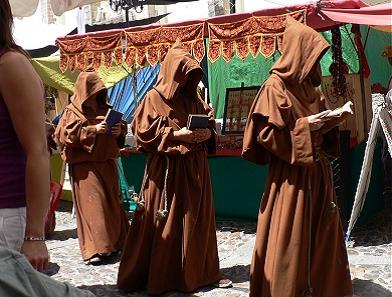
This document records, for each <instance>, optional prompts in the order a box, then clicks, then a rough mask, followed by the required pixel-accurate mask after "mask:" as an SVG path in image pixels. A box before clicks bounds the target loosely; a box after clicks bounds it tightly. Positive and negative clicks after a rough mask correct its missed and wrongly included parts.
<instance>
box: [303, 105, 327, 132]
mask: <svg viewBox="0 0 392 297" xmlns="http://www.w3.org/2000/svg"><path fill="white" fill-rule="evenodd" d="M330 112H331V111H330V110H325V111H322V112H320V113H316V114H314V115H310V116H308V123H309V127H310V131H316V130H319V129H320V128H321V127H322V126H323V125H324V119H323V117H324V116H326V115H327V114H329V113H330Z"/></svg>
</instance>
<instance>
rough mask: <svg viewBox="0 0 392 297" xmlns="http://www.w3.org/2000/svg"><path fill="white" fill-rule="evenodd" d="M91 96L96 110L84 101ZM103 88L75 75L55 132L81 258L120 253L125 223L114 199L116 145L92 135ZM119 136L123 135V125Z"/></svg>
mask: <svg viewBox="0 0 392 297" xmlns="http://www.w3.org/2000/svg"><path fill="white" fill-rule="evenodd" d="M94 94H97V98H98V97H99V98H100V99H98V100H101V101H102V103H101V104H100V105H99V108H98V110H97V111H96V112H93V111H92V110H91V109H88V107H87V106H86V105H85V102H86V101H87V100H88V99H89V98H90V97H91V96H92V95H94ZM106 98H107V90H106V88H105V86H104V84H103V82H102V80H101V79H100V78H99V77H98V75H97V74H96V73H94V72H81V73H80V75H79V76H78V78H77V81H76V84H75V93H74V96H73V99H72V103H71V104H69V105H68V106H67V107H66V108H65V110H64V113H63V115H62V116H61V120H60V122H59V125H58V126H57V128H56V131H55V140H56V142H57V144H58V145H59V148H60V150H61V157H62V158H63V160H64V161H65V162H67V163H69V164H71V166H70V175H71V178H72V187H73V194H74V203H75V206H76V219H77V227H78V238H79V246H80V251H81V254H82V258H83V260H88V259H90V258H91V257H93V256H94V255H96V254H106V253H111V252H115V251H118V250H121V249H122V246H123V243H124V240H125V236H126V232H127V230H128V226H129V224H128V221H127V218H126V215H125V212H124V209H123V207H122V205H121V201H120V198H119V197H120V190H119V183H118V174H117V165H116V160H115V159H116V158H118V157H119V155H120V153H119V147H118V145H117V141H116V138H115V137H114V136H113V135H110V134H97V133H96V128H95V125H96V124H98V123H100V122H101V121H102V120H103V119H104V116H105V114H106V111H107V109H108V107H109V105H108V104H107V103H106ZM122 126H123V131H122V135H125V133H126V125H125V124H124V123H123V125H122Z"/></svg>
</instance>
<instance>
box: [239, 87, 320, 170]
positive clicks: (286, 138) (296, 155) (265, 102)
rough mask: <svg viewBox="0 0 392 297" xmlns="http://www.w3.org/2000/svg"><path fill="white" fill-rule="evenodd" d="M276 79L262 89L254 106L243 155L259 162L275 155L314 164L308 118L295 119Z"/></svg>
mask: <svg viewBox="0 0 392 297" xmlns="http://www.w3.org/2000/svg"><path fill="white" fill-rule="evenodd" d="M273 83H274V81H273V82H272V84H266V85H264V86H263V87H262V88H261V89H260V91H259V93H258V94H257V97H256V99H255V101H254V103H253V105H252V107H251V110H250V113H249V117H248V121H247V124H246V129H245V134H244V143H243V150H242V156H243V157H244V158H245V159H247V160H249V161H251V162H254V163H257V164H267V163H268V162H269V161H270V159H271V155H273V156H275V157H277V158H280V159H282V160H284V161H286V162H287V163H289V164H293V165H311V164H313V163H314V162H315V159H316V158H315V157H314V150H313V142H312V135H311V132H310V128H309V123H308V121H307V118H306V117H303V118H298V119H295V116H294V110H293V106H292V104H291V103H290V102H289V101H288V100H287V96H286V94H285V93H284V89H283V88H281V89H280V88H278V87H277V86H276V85H274V84H273ZM275 83H276V82H275Z"/></svg>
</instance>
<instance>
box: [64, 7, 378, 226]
mask: <svg viewBox="0 0 392 297" xmlns="http://www.w3.org/2000/svg"><path fill="white" fill-rule="evenodd" d="M365 6H366V5H365V4H364V3H362V2H361V1H323V2H322V3H320V2H314V3H313V4H307V5H299V6H291V7H282V8H281V9H270V10H262V11H257V12H254V13H242V14H233V15H227V16H221V17H215V18H210V19H206V20H194V21H188V22H183V23H177V24H168V25H159V26H158V25H152V26H144V27H135V28H130V29H125V30H112V31H107V32H99V33H94V34H86V35H82V36H68V37H64V38H59V39H58V40H57V44H58V46H59V48H60V54H61V58H60V69H61V70H62V71H67V70H68V69H69V70H70V71H71V72H72V71H75V70H76V69H83V68H85V67H86V65H89V66H93V67H95V68H96V69H98V68H100V67H102V66H110V65H112V64H113V63H114V64H123V63H124V64H125V65H127V67H132V66H134V65H137V66H138V67H140V66H144V65H156V64H159V62H160V61H162V60H163V59H164V57H165V54H166V52H167V50H168V49H169V48H170V45H171V44H173V43H174V42H175V41H176V40H177V39H180V40H181V41H182V43H183V44H184V45H185V46H186V47H188V49H189V51H190V52H191V53H192V54H193V56H194V57H195V58H196V59H197V60H198V61H199V62H201V61H206V60H207V65H208V68H207V69H208V71H207V72H208V91H209V98H210V101H211V103H212V106H213V107H214V110H215V113H216V117H217V118H222V124H223V122H225V126H221V127H220V128H221V129H222V131H224V132H225V135H222V136H221V137H219V143H218V156H211V157H210V158H209V164H210V169H211V176H212V183H213V191H214V197H215V207H216V212H217V215H218V216H225V217H238V218H247V219H249V218H252V219H254V218H256V217H257V210H258V205H259V202H260V198H261V195H262V192H263V185H264V179H265V176H266V172H267V168H266V167H259V166H255V165H253V164H250V163H248V162H246V161H245V160H243V159H241V158H240V156H239V153H240V149H241V144H242V140H241V134H242V130H241V129H243V126H241V125H242V123H243V122H244V121H243V116H242V114H243V113H244V114H247V113H246V109H244V110H239V111H238V110H237V111H236V112H235V108H232V114H235V113H237V115H236V116H235V117H234V118H233V117H232V119H230V118H227V113H228V111H227V108H228V104H227V103H228V102H227V94H228V93H227V90H228V89H230V88H234V89H235V88H236V89H237V91H239V93H238V92H237V93H238V94H237V96H234V97H237V99H233V100H234V101H236V100H238V101H239V102H241V100H242V97H243V94H244V91H246V90H245V89H244V88H246V87H256V89H257V88H258V87H260V85H261V84H262V82H263V81H264V80H265V79H266V77H267V76H268V70H269V68H270V67H271V65H272V64H273V62H274V61H275V60H276V59H277V58H278V57H279V49H280V42H281V38H282V34H283V32H284V24H285V19H286V17H287V16H291V17H294V18H296V19H297V20H299V21H302V22H306V23H307V24H308V25H309V26H311V27H313V28H315V29H317V30H319V31H325V30H328V29H331V28H333V27H335V28H337V27H338V25H341V23H337V22H335V21H333V20H331V19H330V18H327V17H325V14H324V13H323V10H324V9H325V8H332V9H340V8H352V9H358V8H360V7H365ZM349 30H350V28H346V29H344V28H343V29H337V30H336V29H335V30H334V31H333V32H332V33H325V34H326V37H327V39H328V38H330V40H331V39H332V38H335V39H336V38H338V39H339V38H340V40H344V42H343V45H342V47H341V48H336V49H335V50H332V52H331V53H330V54H329V55H327V58H326V60H325V61H324V62H323V63H324V64H323V74H325V75H331V78H330V83H329V85H331V86H332V87H328V83H326V86H325V87H326V89H328V90H329V91H330V93H331V94H332V95H331V97H333V98H334V100H336V98H338V99H339V98H340V99H342V100H343V99H344V100H347V97H346V96H348V95H350V96H353V95H355V94H356V96H357V97H358V99H357V100H354V101H356V104H357V109H358V110H360V112H359V113H358V116H356V117H358V118H356V119H355V120H354V123H352V124H351V126H350V127H349V130H350V133H349V135H350V134H351V135H350V136H349V138H352V139H354V140H355V141H351V143H353V144H357V143H360V142H361V141H362V140H363V139H364V138H365V137H366V135H367V132H368V130H367V129H368V125H370V121H369V116H371V109H369V105H368V104H370V88H369V87H367V86H366V79H367V78H366V77H365V74H364V73H363V70H364V69H365V68H364V67H363V65H365V62H366V60H365V55H364V54H363V55H362V52H361V51H360V50H359V48H358V46H353V45H352V42H351V38H353V36H354V38H355V34H357V33H351V32H349ZM328 34H329V37H328ZM345 34H346V35H345ZM352 34H353V35H352ZM342 36H343V37H342ZM350 43H351V50H352V52H354V53H355V55H353V54H352V52H351V53H349V52H348V47H349V44H350ZM344 47H347V49H345V48H344ZM339 51H340V52H339ZM339 53H340V56H339ZM342 53H343V58H342ZM357 53H359V55H358V54H357ZM351 57H356V58H354V59H353V61H350V58H351ZM357 57H359V58H357ZM342 61H344V62H345V64H346V66H347V68H345V69H346V72H345V73H343V75H344V78H342V76H340V77H338V76H337V75H334V73H333V72H334V71H333V70H330V68H329V65H330V64H331V62H335V64H336V65H335V66H336V67H337V68H335V69H340V68H339V67H342V65H343V64H342ZM361 66H362V67H361ZM248 73H249V74H248ZM338 78H339V79H340V80H339V82H337V83H331V82H334V81H336V80H337V79H338ZM227 82H229V83H227ZM234 82H235V83H234ZM231 83H233V85H231ZM336 85H338V86H340V87H341V88H344V92H342V93H339V94H338V96H336V92H339V90H337V89H336V87H334V86H336ZM242 87H243V88H242ZM366 88H367V89H366ZM233 91H235V90H233ZM350 92H351V93H350ZM366 98H368V100H369V103H368V102H367V101H366V100H367V99H366ZM234 105H235V104H234ZM237 105H238V102H237ZM242 105H243V106H246V105H245V104H240V106H242ZM225 108H226V117H225ZM238 113H239V115H238ZM234 119H236V121H234ZM227 123H229V125H231V128H228V127H226V124H227ZM230 123H231V124H230ZM234 123H236V125H237V126H238V127H235V129H234V128H233V127H234V126H233V125H234ZM360 125H361V126H360ZM359 126H360V127H359ZM346 128H347V127H346ZM230 129H231V130H232V131H234V130H235V132H236V133H227V132H228V131H229V130H230ZM218 130H219V129H218ZM347 145H348V147H349V146H350V141H348V142H347ZM363 149H364V148H363V146H362V145H359V146H356V147H353V148H352V149H351V151H350V153H348V152H347V156H348V158H349V160H348V161H347V162H348V164H349V165H348V167H349V168H350V173H349V177H350V180H345V181H346V183H347V181H348V184H349V185H348V187H349V191H348V192H349V194H348V195H349V197H350V199H351V197H353V195H351V192H352V191H353V190H352V188H354V186H353V185H354V184H355V180H356V177H357V176H358V174H359V173H358V174H357V172H356V168H355V165H356V164H357V163H358V162H357V161H356V158H358V155H361V154H362V153H363ZM122 160H123V167H124V172H125V175H126V177H127V181H128V183H129V184H130V185H133V186H134V188H135V189H136V190H139V188H140V183H141V180H142V174H143V170H144V163H145V156H144V155H143V154H132V153H131V154H129V155H128V156H126V155H124V156H123V158H122ZM374 166H377V162H375V163H374ZM373 177H374V178H377V177H376V176H374V175H373ZM351 178H352V181H351ZM372 187H373V188H374V190H373V188H372ZM354 191H355V190H354ZM372 191H373V192H376V194H375V195H377V192H379V191H380V189H379V185H378V184H377V183H371V186H370V191H369V195H373V194H374V193H373V192H372ZM347 200H349V199H347ZM351 200H352V199H351ZM351 202H352V201H351ZM348 203H349V202H348Z"/></svg>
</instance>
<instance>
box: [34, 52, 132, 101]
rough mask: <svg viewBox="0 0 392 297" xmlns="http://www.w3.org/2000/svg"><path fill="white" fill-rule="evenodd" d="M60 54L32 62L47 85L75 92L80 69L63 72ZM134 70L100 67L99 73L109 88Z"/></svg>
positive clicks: (71, 92)
mask: <svg viewBox="0 0 392 297" xmlns="http://www.w3.org/2000/svg"><path fill="white" fill-rule="evenodd" d="M59 59H60V57H59V56H50V57H46V58H37V59H32V64H33V67H34V68H35V70H36V71H37V73H38V75H39V76H40V77H41V79H42V81H43V82H44V84H45V85H47V86H50V87H53V88H55V89H57V90H61V91H64V92H66V93H68V94H73V90H74V84H75V81H76V78H77V77H78V75H79V71H78V70H75V72H71V71H70V70H69V69H68V70H67V71H66V72H64V73H62V72H61V70H60V68H59ZM130 71H132V70H128V69H127V68H125V67H124V66H122V65H119V66H112V67H110V68H106V67H100V68H99V69H98V74H99V76H100V77H101V78H102V80H103V82H104V83H105V86H106V87H107V88H110V87H112V86H113V85H115V84H116V83H117V82H119V81H120V80H122V79H124V78H125V77H127V76H128V75H129V73H130Z"/></svg>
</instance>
